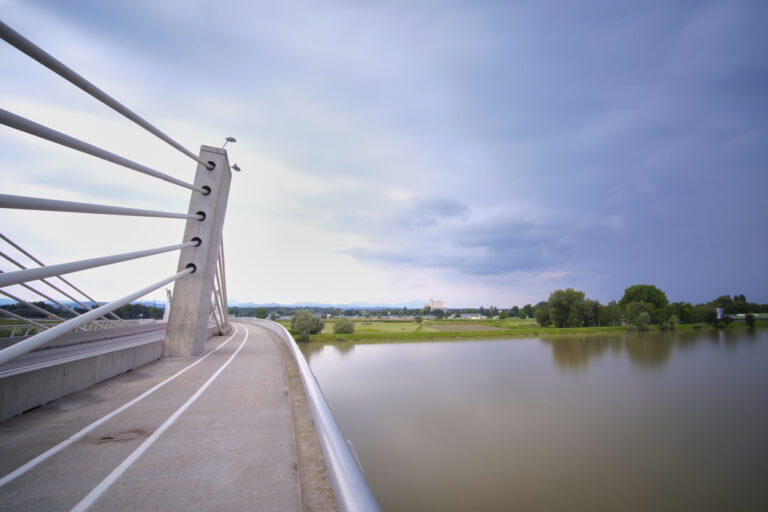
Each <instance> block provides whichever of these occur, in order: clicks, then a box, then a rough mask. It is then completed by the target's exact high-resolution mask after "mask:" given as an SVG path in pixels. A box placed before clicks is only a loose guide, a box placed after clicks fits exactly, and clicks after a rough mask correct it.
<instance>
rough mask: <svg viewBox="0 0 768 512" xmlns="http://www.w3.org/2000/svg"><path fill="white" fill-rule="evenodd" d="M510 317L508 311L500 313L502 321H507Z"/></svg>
mask: <svg viewBox="0 0 768 512" xmlns="http://www.w3.org/2000/svg"><path fill="white" fill-rule="evenodd" d="M508 316H509V313H507V312H506V311H502V312H501V313H499V319H500V320H506V319H507V317H508Z"/></svg>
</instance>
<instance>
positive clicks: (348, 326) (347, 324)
mask: <svg viewBox="0 0 768 512" xmlns="http://www.w3.org/2000/svg"><path fill="white" fill-rule="evenodd" d="M333 332H334V334H353V333H354V332H355V324H354V322H352V320H349V319H348V318H342V319H341V320H339V321H338V322H336V325H334V326H333Z"/></svg>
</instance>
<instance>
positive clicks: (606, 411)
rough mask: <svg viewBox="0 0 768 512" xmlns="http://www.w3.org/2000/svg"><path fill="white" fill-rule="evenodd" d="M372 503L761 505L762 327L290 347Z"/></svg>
mask: <svg viewBox="0 0 768 512" xmlns="http://www.w3.org/2000/svg"><path fill="white" fill-rule="evenodd" d="M302 350H303V352H304V354H305V356H306V357H307V360H308V361H309V364H310V367H311V368H312V371H313V373H314V374H315V376H316V378H317V380H318V382H319V384H320V387H321V389H322V391H323V394H324V395H325V397H326V399H327V401H328V404H329V406H330V407H331V410H332V411H333V413H334V416H335V417H336V420H337V422H338V424H339V427H340V428H341V430H342V432H344V434H345V436H346V437H347V438H349V439H350V440H351V441H352V442H353V445H354V447H355V449H356V451H357V454H358V456H359V458H360V461H361V463H362V466H363V469H364V471H365V474H366V477H367V479H368V481H369V483H370V485H371V488H372V490H373V493H374V494H375V496H376V498H377V500H378V501H379V503H380V505H381V507H382V509H383V510H385V511H424V510H440V511H454V510H455V511H465V510H466V511H470V510H471V511H497V510H498V511H506V510H526V511H527V510H589V511H608V510H610V511H615V510H625V511H626V510H638V511H639V510H642V511H645V510H655V511H658V510H761V511H764V510H768V331H766V330H758V331H756V332H749V331H747V330H733V331H715V330H711V329H708V330H706V331H687V332H675V333H645V334H644V333H637V334H627V335H623V336H606V335H599V336H590V337H579V336H567V337H562V338H515V339H493V340H472V341H444V342H413V343H408V342H397V343H357V344H355V343H351V342H343V343H324V344H320V343H312V344H306V345H303V346H302Z"/></svg>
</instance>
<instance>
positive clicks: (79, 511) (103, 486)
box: [72, 329, 248, 512]
mask: <svg viewBox="0 0 768 512" xmlns="http://www.w3.org/2000/svg"><path fill="white" fill-rule="evenodd" d="M246 341H248V329H246V330H245V338H244V339H243V341H242V343H240V346H239V347H237V350H235V351H234V352H233V353H232V355H231V356H229V359H227V361H226V362H225V363H224V364H223V365H221V367H219V369H218V370H216V372H215V373H214V374H213V375H211V376H210V377H209V378H208V380H207V381H205V383H204V384H203V385H202V386H200V388H199V389H198V390H197V391H195V394H194V395H192V396H191V397H189V399H188V400H187V401H186V402H184V404H183V405H182V406H181V407H179V408H178V409H176V412H174V413H173V414H171V416H170V417H169V418H168V419H167V420H165V422H163V424H162V425H160V426H159V427H158V428H157V430H155V431H154V432H152V435H150V436H149V437H148V438H146V439H145V440H144V442H143V443H141V444H140V445H139V447H138V448H136V449H135V450H134V451H133V452H132V453H131V454H130V455H129V456H128V457H127V458H126V459H125V460H124V461H123V462H121V463H120V465H119V466H117V467H116V468H115V469H114V470H112V472H111V473H110V474H109V475H107V477H106V478H105V479H104V480H102V481H101V483H100V484H99V485H97V486H96V487H94V488H93V490H92V491H91V492H89V493H88V495H87V496H86V497H85V498H83V499H82V500H81V501H80V503H78V504H77V505H75V506H74V508H72V512H84V511H85V510H88V508H89V507H90V506H91V505H93V504H94V503H95V502H96V500H97V499H99V497H100V496H101V495H102V494H104V491H106V490H107V489H108V488H109V486H111V485H112V484H113V483H115V481H116V480H117V479H118V478H120V476H121V475H122V474H123V473H125V471H126V470H127V469H128V468H129V467H131V464H133V463H134V462H136V460H137V459H138V458H139V457H141V455H142V454H143V453H144V452H145V451H146V450H147V448H149V447H150V446H152V444H153V443H154V442H155V441H157V439H158V438H159V437H160V436H161V435H162V434H163V432H165V431H166V430H167V429H168V427H170V426H171V425H173V422H175V421H176V420H177V419H178V418H179V416H181V415H182V414H183V413H184V411H186V410H187V409H188V408H189V406H190V405H192V404H193V403H195V401H196V400H197V399H198V398H200V395H202V394H203V392H204V391H205V390H206V389H208V386H210V385H211V383H212V382H213V381H214V380H216V378H217V377H218V376H219V375H220V374H221V372H223V371H224V369H225V368H226V367H227V366H229V363H231V362H232V360H233V359H234V358H235V356H237V354H238V353H239V352H240V350H242V348H243V347H244V346H245V342H246Z"/></svg>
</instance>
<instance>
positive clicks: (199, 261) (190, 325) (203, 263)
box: [163, 146, 232, 356]
mask: <svg viewBox="0 0 768 512" xmlns="http://www.w3.org/2000/svg"><path fill="white" fill-rule="evenodd" d="M200 158H201V159H202V160H203V161H204V162H213V163H214V164H215V167H214V169H212V170H208V169H207V168H206V167H205V166H203V164H198V165H197V172H196V174H195V185H197V186H198V187H209V188H210V190H211V192H210V193H209V194H208V195H203V194H200V193H197V192H193V193H192V196H191V198H190V200H189V213H191V214H195V213H197V212H203V213H204V214H205V219H204V220H202V221H201V220H197V219H189V220H187V224H186V226H185V228H184V239H183V241H184V242H189V241H192V240H194V239H195V238H198V239H200V242H201V243H200V246H199V247H185V248H184V249H182V250H181V252H180V253H179V265H178V272H181V271H182V270H184V269H185V268H187V266H188V265H195V267H196V270H195V272H193V273H191V274H187V275H185V276H182V277H181V278H180V279H179V280H177V281H176V283H175V284H174V285H173V297H172V298H171V311H170V313H169V314H168V338H167V341H166V344H165V347H164V352H163V355H165V356H196V355H200V354H202V353H203V349H204V345H205V340H206V339H207V337H206V335H205V331H206V328H207V325H208V316H209V313H210V308H211V291H212V290H213V280H214V274H215V273H216V267H217V262H218V260H219V248H220V247H221V231H222V227H223V225H224V217H225V216H226V213H227V198H228V197H229V185H230V182H231V180H232V172H231V171H230V170H229V160H228V159H227V152H226V151H225V150H224V149H221V148H214V147H211V146H201V148H200ZM224 281H225V282H226V276H225V277H224ZM225 309H226V308H225ZM218 334H223V333H218Z"/></svg>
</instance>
